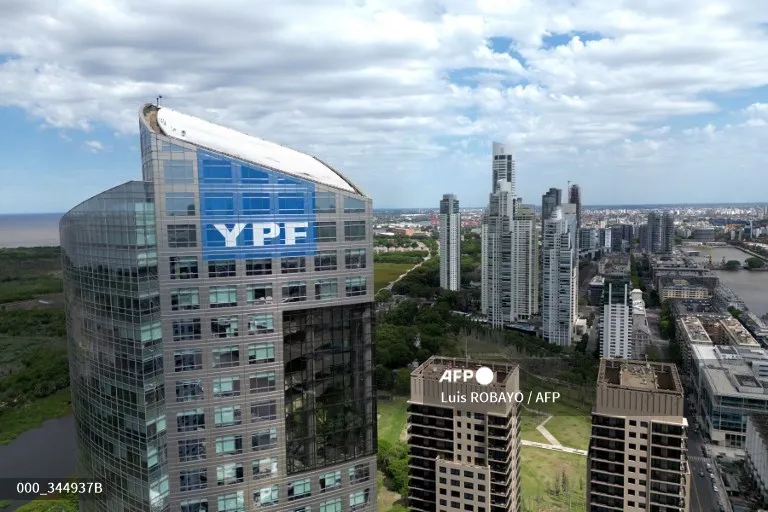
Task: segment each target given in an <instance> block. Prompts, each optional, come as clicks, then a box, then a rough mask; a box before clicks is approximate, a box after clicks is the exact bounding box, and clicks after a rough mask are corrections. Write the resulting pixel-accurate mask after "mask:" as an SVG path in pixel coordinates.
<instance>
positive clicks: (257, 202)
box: [241, 192, 272, 215]
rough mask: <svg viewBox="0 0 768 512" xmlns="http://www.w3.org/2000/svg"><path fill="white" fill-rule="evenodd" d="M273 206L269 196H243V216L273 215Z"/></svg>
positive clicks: (261, 194) (260, 194)
mask: <svg viewBox="0 0 768 512" xmlns="http://www.w3.org/2000/svg"><path fill="white" fill-rule="evenodd" d="M271 211H272V204H271V201H270V197H269V194H264V193H259V194H254V193H249V192H247V193H244V194H243V207H242V209H241V213H242V214H243V215H263V214H266V213H271Z"/></svg>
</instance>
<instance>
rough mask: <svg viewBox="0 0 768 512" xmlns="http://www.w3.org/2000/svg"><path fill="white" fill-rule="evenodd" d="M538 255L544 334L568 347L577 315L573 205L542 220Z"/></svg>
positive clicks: (558, 208) (576, 265) (557, 343)
mask: <svg viewBox="0 0 768 512" xmlns="http://www.w3.org/2000/svg"><path fill="white" fill-rule="evenodd" d="M541 245H542V247H541V256H542V257H541V259H542V271H541V283H542V286H541V319H542V328H543V334H544V338H545V339H546V340H547V341H549V342H550V343H554V344H556V345H560V346H564V347H567V346H569V345H571V342H572V339H573V326H574V324H575V323H576V319H577V315H578V287H577V283H578V270H579V266H578V256H577V251H576V208H575V205H572V204H570V203H568V204H565V205H563V206H562V207H557V208H555V210H554V212H553V213H552V215H551V216H550V217H549V218H548V219H547V220H546V221H545V222H544V232H543V235H542V244H541Z"/></svg>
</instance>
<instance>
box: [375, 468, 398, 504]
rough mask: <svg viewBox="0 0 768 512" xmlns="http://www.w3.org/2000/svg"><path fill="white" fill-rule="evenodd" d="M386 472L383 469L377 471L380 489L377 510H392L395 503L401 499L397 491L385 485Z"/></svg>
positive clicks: (377, 483)
mask: <svg viewBox="0 0 768 512" xmlns="http://www.w3.org/2000/svg"><path fill="white" fill-rule="evenodd" d="M384 478H385V476H384V473H382V472H381V471H377V472H376V485H377V489H378V493H377V497H376V505H377V510H381V511H382V512H387V510H390V509H391V508H392V507H394V506H395V503H397V502H398V501H400V499H401V496H400V495H399V494H398V493H396V492H395V491H390V490H389V489H387V488H386V486H385V485H384Z"/></svg>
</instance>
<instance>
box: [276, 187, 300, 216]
mask: <svg viewBox="0 0 768 512" xmlns="http://www.w3.org/2000/svg"><path fill="white" fill-rule="evenodd" d="M277 207H278V211H279V213H282V214H292V213H306V208H307V198H306V196H305V195H304V194H298V193H290V192H286V193H281V194H278V195H277Z"/></svg>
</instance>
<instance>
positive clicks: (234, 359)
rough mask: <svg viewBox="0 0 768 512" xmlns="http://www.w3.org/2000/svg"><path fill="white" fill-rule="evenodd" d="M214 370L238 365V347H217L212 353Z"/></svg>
mask: <svg viewBox="0 0 768 512" xmlns="http://www.w3.org/2000/svg"><path fill="white" fill-rule="evenodd" d="M212 355H213V367H214V368H231V367H233V366H237V365H239V364H240V347H239V346H237V345H232V346H229V347H218V348H214V349H213V351H212Z"/></svg>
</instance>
